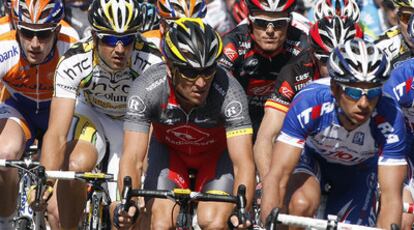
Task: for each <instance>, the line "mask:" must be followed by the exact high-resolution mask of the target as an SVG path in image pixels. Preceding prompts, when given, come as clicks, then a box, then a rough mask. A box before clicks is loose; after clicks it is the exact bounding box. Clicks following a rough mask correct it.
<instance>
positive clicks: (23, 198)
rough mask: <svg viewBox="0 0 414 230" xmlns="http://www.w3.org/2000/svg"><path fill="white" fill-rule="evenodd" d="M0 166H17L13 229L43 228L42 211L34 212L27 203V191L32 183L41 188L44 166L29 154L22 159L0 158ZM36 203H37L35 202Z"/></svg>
mask: <svg viewBox="0 0 414 230" xmlns="http://www.w3.org/2000/svg"><path fill="white" fill-rule="evenodd" d="M0 167H7V168H17V170H18V173H19V183H18V184H19V187H18V189H19V190H18V198H17V205H16V216H15V217H14V218H13V223H14V226H15V229H24V230H27V229H30V230H45V229H46V224H45V219H44V213H43V212H42V211H37V212H34V211H33V210H32V208H31V207H30V206H29V204H28V202H27V201H28V192H29V189H30V187H31V186H32V185H37V186H39V187H40V188H41V189H43V187H42V185H43V184H44V182H45V180H46V176H45V172H44V168H43V167H41V166H40V163H39V162H38V161H33V160H32V157H31V155H30V154H28V155H27V156H25V157H24V158H23V161H6V160H0ZM40 194H41V192H40V190H39V192H38V193H37V194H36V200H39V198H40ZM37 204H38V203H37Z"/></svg>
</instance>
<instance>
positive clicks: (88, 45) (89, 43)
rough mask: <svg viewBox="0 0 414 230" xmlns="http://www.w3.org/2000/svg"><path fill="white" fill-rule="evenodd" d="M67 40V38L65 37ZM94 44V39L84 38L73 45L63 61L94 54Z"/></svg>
mask: <svg viewBox="0 0 414 230" xmlns="http://www.w3.org/2000/svg"><path fill="white" fill-rule="evenodd" d="M63 36H64V37H66V38H67V36H65V35H63ZM93 49H94V43H93V39H92V37H88V38H84V39H82V40H80V41H78V42H76V43H75V44H73V45H72V46H71V47H70V48H69V49H68V50H67V51H66V52H65V53H64V55H63V57H62V59H71V58H72V57H74V56H84V55H85V54H90V53H92V52H93Z"/></svg>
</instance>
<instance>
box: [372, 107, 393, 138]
mask: <svg viewBox="0 0 414 230" xmlns="http://www.w3.org/2000/svg"><path fill="white" fill-rule="evenodd" d="M373 116H374V121H375V123H376V124H377V127H378V128H379V129H380V131H381V133H382V134H383V135H384V137H385V139H386V142H387V144H392V143H396V142H398V141H400V138H399V137H398V135H397V134H395V133H394V131H395V129H394V127H392V125H391V124H390V123H389V122H388V121H386V120H385V118H384V117H383V116H381V115H379V114H378V113H377V112H376V111H374V113H373Z"/></svg>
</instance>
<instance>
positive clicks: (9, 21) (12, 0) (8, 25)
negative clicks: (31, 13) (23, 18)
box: [0, 0, 79, 40]
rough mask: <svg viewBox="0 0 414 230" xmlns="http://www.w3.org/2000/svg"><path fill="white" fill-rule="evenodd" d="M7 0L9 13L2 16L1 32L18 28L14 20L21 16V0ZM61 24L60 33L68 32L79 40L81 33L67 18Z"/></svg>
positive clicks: (67, 33) (0, 21)
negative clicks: (19, 4) (19, 3)
mask: <svg viewBox="0 0 414 230" xmlns="http://www.w3.org/2000/svg"><path fill="white" fill-rule="evenodd" d="M5 1H6V3H7V4H6V9H7V10H6V12H7V14H6V15H5V16H3V17H1V18H0V34H2V33H6V32H8V31H10V30H13V29H15V28H16V25H15V23H14V21H16V20H18V19H16V18H17V17H19V16H18V15H20V14H21V13H20V14H19V12H18V11H19V10H20V8H19V7H18V2H19V0H5ZM59 24H60V25H61V28H60V33H62V34H66V35H68V36H70V37H73V38H75V39H76V40H79V35H78V33H77V32H76V30H75V29H73V28H72V26H70V25H69V24H68V23H67V22H66V21H65V20H63V19H62V20H61V21H60V22H59Z"/></svg>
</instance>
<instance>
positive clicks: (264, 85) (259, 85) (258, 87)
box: [247, 79, 275, 96]
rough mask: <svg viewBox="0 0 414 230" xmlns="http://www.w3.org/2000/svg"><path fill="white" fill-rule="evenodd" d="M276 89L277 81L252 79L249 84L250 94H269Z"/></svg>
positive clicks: (248, 91)
mask: <svg viewBox="0 0 414 230" xmlns="http://www.w3.org/2000/svg"><path fill="white" fill-rule="evenodd" d="M274 90H275V81H273V80H258V79H252V80H250V81H249V85H248V86H247V95H249V96H268V95H270V94H271V93H273V92H274Z"/></svg>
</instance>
